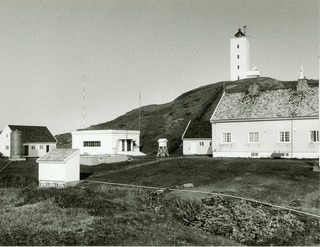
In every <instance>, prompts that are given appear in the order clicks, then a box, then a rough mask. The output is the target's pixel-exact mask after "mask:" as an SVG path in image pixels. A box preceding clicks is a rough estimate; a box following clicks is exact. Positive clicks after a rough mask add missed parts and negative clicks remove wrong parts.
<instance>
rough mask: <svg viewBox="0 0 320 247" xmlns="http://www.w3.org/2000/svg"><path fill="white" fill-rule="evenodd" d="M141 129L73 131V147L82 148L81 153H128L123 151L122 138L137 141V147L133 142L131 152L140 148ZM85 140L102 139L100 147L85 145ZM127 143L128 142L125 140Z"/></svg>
mask: <svg viewBox="0 0 320 247" xmlns="http://www.w3.org/2000/svg"><path fill="white" fill-rule="evenodd" d="M139 136H140V132H139V131H132V130H127V131H126V130H92V131H75V132H72V148H73V149H80V154H85V153H87V154H91V155H100V154H127V153H130V152H126V151H124V152H123V151H122V144H121V140H123V139H132V140H135V141H136V145H137V146H136V149H134V148H133V145H132V144H131V147H132V148H131V150H132V151H131V152H134V151H138V149H139V145H140V144H139ZM84 141H100V147H84V146H83V142H84ZM125 145H127V143H126V142H125Z"/></svg>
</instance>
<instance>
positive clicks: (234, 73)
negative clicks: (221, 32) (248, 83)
mask: <svg viewBox="0 0 320 247" xmlns="http://www.w3.org/2000/svg"><path fill="white" fill-rule="evenodd" d="M237 45H239V48H237ZM237 55H239V59H238V58H237ZM238 65H239V66H240V69H238V68H237V66H238ZM248 70H249V41H248V39H247V38H246V37H240V38H232V39H230V79H231V81H235V80H238V76H239V77H240V78H239V79H244V78H247V71H248Z"/></svg>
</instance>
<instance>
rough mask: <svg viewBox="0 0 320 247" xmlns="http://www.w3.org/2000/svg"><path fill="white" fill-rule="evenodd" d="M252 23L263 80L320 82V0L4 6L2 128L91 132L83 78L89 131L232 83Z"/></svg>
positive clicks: (41, 1)
mask: <svg viewBox="0 0 320 247" xmlns="http://www.w3.org/2000/svg"><path fill="white" fill-rule="evenodd" d="M244 25H247V35H248V36H249V37H248V38H249V42H250V67H252V66H253V65H255V66H256V67H258V68H259V69H260V71H261V76H268V77H273V78H276V79H279V80H296V79H297V78H298V76H299V69H300V66H301V65H303V67H304V73H305V75H306V77H307V78H316V79H318V77H319V76H318V68H319V65H318V55H319V1H318V0H263V1H262V0H261V1H260V0H87V1H83V0H76V1H73V0H60V1H58V0H50V1H49V0H46V1H45V0H20V1H15V0H0V81H1V105H0V107H1V108H0V112H1V117H0V130H1V129H3V128H4V127H5V125H7V124H24V125H45V126H47V127H48V128H49V129H50V130H51V131H52V132H53V134H60V133H65V132H69V131H73V130H76V129H78V128H82V127H83V120H82V102H83V100H82V99H83V96H82V85H83V78H85V84H86V125H87V126H89V125H92V124H98V123H102V122H106V121H109V120H112V119H114V118H116V117H118V116H120V115H122V114H124V113H126V112H128V111H131V110H132V109H134V108H137V107H138V106H139V91H141V95H142V97H141V105H148V104H162V103H166V102H169V101H171V100H173V99H175V98H176V97H178V96H179V95H180V94H182V93H184V92H186V91H189V90H192V89H195V88H197V87H200V86H203V85H207V84H211V83H215V82H218V81H223V80H229V79H230V65H229V39H230V38H232V37H233V35H234V34H235V33H236V32H237V29H238V28H239V27H241V26H244Z"/></svg>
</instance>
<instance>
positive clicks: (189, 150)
mask: <svg viewBox="0 0 320 247" xmlns="http://www.w3.org/2000/svg"><path fill="white" fill-rule="evenodd" d="M211 141H212V140H211V139H195V138H193V139H183V154H184V155H195V154H200V155H208V154H212V148H211V145H210V143H211ZM200 142H203V144H204V145H203V146H200Z"/></svg>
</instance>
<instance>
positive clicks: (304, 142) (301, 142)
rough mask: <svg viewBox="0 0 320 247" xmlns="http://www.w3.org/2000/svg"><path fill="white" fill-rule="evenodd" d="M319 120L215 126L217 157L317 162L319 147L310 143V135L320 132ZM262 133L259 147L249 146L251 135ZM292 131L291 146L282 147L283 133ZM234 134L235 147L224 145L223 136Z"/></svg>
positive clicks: (283, 145)
mask: <svg viewBox="0 0 320 247" xmlns="http://www.w3.org/2000/svg"><path fill="white" fill-rule="evenodd" d="M318 124H319V120H318V119H305V120H298V119H297V120H281V121H256V122H254V121H252V122H229V123H215V124H213V125H212V150H213V156H214V157H250V156H251V153H258V157H270V156H271V154H272V153H273V152H281V153H287V154H288V156H287V157H293V158H317V157H318V155H319V153H318V150H319V143H312V142H311V141H310V131H311V130H319V129H318ZM252 131H257V132H259V133H260V142H259V143H249V140H248V138H249V137H248V135H249V134H248V133H249V132H252ZM280 131H290V133H291V142H290V143H280V142H279V132H280ZM224 132H230V133H231V135H232V142H231V143H222V133H224Z"/></svg>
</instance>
